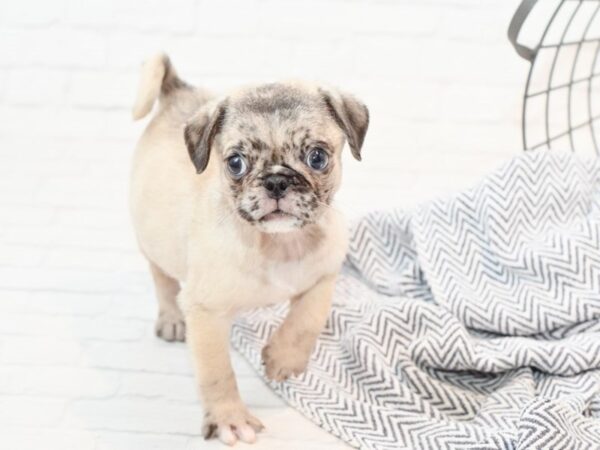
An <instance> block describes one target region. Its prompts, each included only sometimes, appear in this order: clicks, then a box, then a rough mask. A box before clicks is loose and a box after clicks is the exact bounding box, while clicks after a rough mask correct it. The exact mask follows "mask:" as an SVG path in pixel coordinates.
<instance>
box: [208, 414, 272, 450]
mask: <svg viewBox="0 0 600 450" xmlns="http://www.w3.org/2000/svg"><path fill="white" fill-rule="evenodd" d="M264 428H265V427H264V425H263V424H262V423H261V421H260V420H258V419H257V418H256V417H254V416H253V415H252V414H250V413H249V412H248V409H247V408H246V407H245V406H244V405H235V406H226V407H219V406H216V407H213V408H208V409H207V412H206V414H205V415H204V423H203V424H202V436H204V439H211V438H213V437H218V438H219V439H220V440H221V442H223V443H224V444H227V445H233V444H235V443H236V442H237V441H238V439H239V440H240V441H242V442H246V443H248V444H252V443H253V442H256V433H259V432H260V431H262V430H263V429H264Z"/></svg>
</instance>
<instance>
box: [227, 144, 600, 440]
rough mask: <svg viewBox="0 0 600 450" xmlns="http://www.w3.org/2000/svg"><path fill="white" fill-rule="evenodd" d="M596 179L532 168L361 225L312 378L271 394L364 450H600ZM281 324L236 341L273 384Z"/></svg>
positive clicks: (592, 174)
mask: <svg viewBox="0 0 600 450" xmlns="http://www.w3.org/2000/svg"><path fill="white" fill-rule="evenodd" d="M599 169H600V165H599V163H598V161H596V160H593V161H583V160H580V159H579V158H577V157H576V156H575V155H573V154H571V153H560V152H548V151H539V152H529V153H526V154H523V155H521V156H519V157H516V158H515V159H513V160H512V161H510V162H509V163H508V164H506V165H505V166H503V167H502V168H500V169H498V170H497V171H495V172H494V173H492V174H490V175H489V176H487V177H486V178H485V179H484V180H482V181H481V182H480V183H479V184H478V185H477V186H475V187H473V188H472V189H469V190H467V191H464V192H462V193H459V194H457V195H454V196H451V197H449V198H445V199H439V200H435V201H432V202H429V203H426V204H423V205H421V206H420V207H418V208H416V209H415V210H414V211H411V212H403V211H401V210H392V211H378V212H373V213H370V214H368V215H366V216H365V217H363V218H362V219H361V220H359V221H358V222H357V223H356V224H355V225H354V226H353V228H352V232H351V242H350V250H349V255H348V260H347V264H346V266H345V268H344V270H343V273H342V274H341V276H340V280H339V283H338V285H337V289H336V293H335V298H334V307H333V311H332V314H331V317H330V320H329V322H328V325H327V328H326V330H325V331H324V333H323V335H322V337H321V339H320V340H319V343H318V345H317V349H316V350H315V352H314V354H313V357H312V359H311V362H310V365H309V368H308V370H307V371H306V372H305V373H304V374H303V375H301V376H299V377H297V378H294V379H291V380H288V381H287V382H285V383H281V384H276V383H271V386H272V387H273V389H275V390H276V391H277V392H278V393H279V394H280V395H282V396H283V397H284V398H285V399H286V400H287V401H288V402H289V403H290V404H291V405H292V406H294V407H295V408H297V409H299V410H300V411H301V412H302V413H304V414H305V415H306V416H307V417H308V418H310V419H311V420H313V421H314V422H316V423H317V424H319V425H320V426H322V427H323V428H324V429H326V430H328V431H330V432H331V433H333V434H335V435H336V436H338V437H340V438H341V439H343V440H345V441H346V442H347V443H349V444H350V445H352V446H355V447H360V448H369V449H370V448H372V449H387V448H390V449H391V448H414V449H437V448H480V449H484V448H485V449H528V448H565V449H567V448H568V449H571V448H590V449H594V448H600V214H599V211H600V208H599V206H600V170H599ZM285 312H286V306H284V305H279V306H276V307H273V308H269V309H263V310H258V311H253V312H251V313H248V314H247V315H245V316H244V317H243V318H242V319H240V320H239V321H238V322H237V323H236V325H235V327H234V330H233V335H232V340H233V343H234V345H235V346H236V347H237V348H238V349H239V350H240V351H241V352H242V353H243V354H244V355H245V356H246V357H247V358H248V359H249V360H250V362H251V363H252V364H253V365H254V367H255V368H256V369H257V370H258V371H259V372H260V373H261V374H262V375H263V376H264V373H263V369H262V366H261V364H260V350H261V347H262V345H264V343H265V342H266V340H267V338H268V336H269V334H270V333H271V332H272V331H273V330H274V329H275V328H276V326H277V325H278V323H280V321H281V320H282V318H283V317H284V315H285Z"/></svg>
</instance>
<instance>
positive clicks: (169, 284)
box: [150, 262, 185, 342]
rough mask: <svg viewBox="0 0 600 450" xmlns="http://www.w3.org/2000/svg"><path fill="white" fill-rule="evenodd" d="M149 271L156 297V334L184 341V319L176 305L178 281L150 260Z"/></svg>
mask: <svg viewBox="0 0 600 450" xmlns="http://www.w3.org/2000/svg"><path fill="white" fill-rule="evenodd" d="M150 271H151V272H152V278H153V280H154V287H155V289H156V297H157V298H158V318H157V319H156V326H155V328H154V329H155V332H156V335H157V336H158V337H160V338H162V339H164V340H165V341H169V342H172V341H185V321H184V319H183V314H182V313H181V310H180V309H179V306H178V305H177V295H178V294H179V290H180V286H179V282H178V281H177V280H176V279H174V278H171V277H170V276H168V275H167V274H166V273H164V272H163V271H162V270H161V269H160V268H159V267H158V266H157V265H156V264H154V263H152V262H150Z"/></svg>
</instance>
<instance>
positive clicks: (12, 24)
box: [0, 0, 528, 450]
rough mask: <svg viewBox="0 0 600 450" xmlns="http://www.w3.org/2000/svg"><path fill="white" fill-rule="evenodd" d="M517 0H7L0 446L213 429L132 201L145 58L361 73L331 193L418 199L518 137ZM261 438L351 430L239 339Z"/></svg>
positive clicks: (186, 64) (233, 68)
mask: <svg viewBox="0 0 600 450" xmlns="http://www.w3.org/2000/svg"><path fill="white" fill-rule="evenodd" d="M518 3H519V1H518V0H487V1H481V0H327V1H325V0H319V1H317V0H308V1H303V0H223V1H221V0H219V1H216V0H172V1H168V2H167V1H164V0H150V1H138V0H19V1H10V0H0V429H1V430H2V432H1V433H0V448H10V449H11V450H21V449H39V448H44V449H46V450H48V449H60V450H65V449H77V450H88V449H97V450H100V449H127V450H136V449H144V450H146V449H149V448H153V449H169V450H179V449H199V448H202V449H205V448H206V449H211V448H214V449H216V448H221V447H220V446H219V445H218V444H217V443H215V442H211V443H208V444H206V443H204V441H203V440H202V439H201V438H200V437H199V436H198V432H199V428H200V421H201V412H200V409H199V406H198V405H197V404H196V402H195V398H194V391H195V389H194V384H193V379H192V376H191V367H190V361H189V358H188V354H187V351H186V349H185V347H184V346H182V345H169V344H166V343H163V342H162V341H159V340H157V339H156V338H155V337H154V336H153V330H152V329H153V319H154V316H155V311H156V305H155V302H154V299H153V293H152V286H151V282H150V278H149V275H148V273H147V270H146V266H145V263H144V261H143V259H142V258H141V256H140V255H139V252H138V251H137V249H136V245H135V241H134V239H133V235H132V231H131V228H130V225H129V218H128V212H127V204H126V199H127V176H128V173H129V161H130V157H131V153H132V148H133V145H134V142H135V138H136V137H137V136H138V135H139V133H140V130H141V128H142V127H143V123H142V124H140V123H132V122H131V120H130V112H129V108H130V105H131V103H132V100H133V96H134V92H135V89H136V87H137V86H136V84H137V77H138V69H139V67H140V63H141V61H142V60H143V59H144V58H145V57H147V56H148V55H150V54H152V53H154V52H156V51H157V50H166V51H167V52H168V53H170V54H171V56H172V59H173V61H174V63H175V65H176V67H177V69H178V70H179V72H180V73H181V74H182V76H183V77H184V78H186V79H188V80H189V81H191V82H194V83H198V84H202V85H204V86H206V87H209V88H213V89H216V90H224V89H228V88H231V87H233V86H235V85H237V84H239V83H246V82H251V81H270V80H274V79H279V78H297V77H300V78H308V79H313V80H322V81H325V82H327V83H328V84H334V85H338V86H340V87H343V88H345V89H347V90H349V91H353V92H355V93H356V94H357V95H358V96H360V97H361V98H362V99H363V100H364V101H365V102H366V103H367V104H368V105H369V107H370V109H371V117H372V122H371V123H372V125H371V128H370V131H369V134H368V136H367V140H366V145H365V149H364V161H363V162H361V163H357V162H355V161H354V160H352V158H351V157H350V156H349V155H348V154H346V155H345V158H346V159H345V163H346V165H345V174H344V186H343V188H342V191H341V192H340V195H339V207H340V209H343V210H344V211H345V212H346V213H347V214H348V215H350V216H356V215H358V214H360V213H361V212H363V211H365V210H367V209H371V208H374V207H389V206H392V205H393V206H398V205H403V206H406V207H410V206H412V205H414V204H415V203H417V202H419V201H422V200H424V199H426V198H429V197H432V196H434V195H440V194H445V193H447V192H449V191H451V190H455V189H459V188H462V187H465V186H467V185H469V184H471V183H473V182H474V181H475V180H477V179H478V178H479V177H480V176H481V175H482V174H483V173H484V172H486V171H488V170H490V169H492V168H493V167H495V166H496V165H497V164H499V163H500V162H501V161H504V160H506V159H507V158H509V157H510V156H511V155H514V154H516V153H517V152H519V151H520V128H519V126H520V122H519V120H520V107H521V95H522V90H523V86H524V81H525V77H526V75H527V69H528V67H527V64H526V63H525V62H524V61H522V60H520V59H519V57H518V56H517V55H516V53H515V52H514V51H513V50H512V48H511V47H510V45H509V43H508V40H507V38H506V29H507V26H508V22H509V20H510V17H511V15H512V13H513V11H514V9H515V8H516V6H517V4H518ZM234 365H235V367H236V371H237V373H238V376H239V380H240V390H241V392H242V395H243V397H244V398H245V399H246V400H247V401H248V403H249V404H250V406H251V407H252V408H254V409H255V410H257V414H258V415H259V416H260V417H261V419H263V420H264V421H265V424H266V425H267V432H266V434H263V435H261V438H260V441H261V443H262V445H261V446H259V447H256V448H257V449H258V448H264V449H267V448H272V449H279V450H285V449H297V448H307V449H309V448H310V449H325V448H327V449H332V448H341V447H342V446H341V444H340V443H339V442H338V441H337V440H336V439H335V438H333V437H332V436H329V435H327V434H326V433H325V432H323V431H320V430H319V429H317V428H316V427H315V426H311V425H310V424H309V423H308V422H307V421H306V420H304V419H302V417H301V416H300V415H299V414H298V413H295V412H294V411H292V410H290V409H289V408H286V407H285V406H284V405H283V402H282V401H281V400H280V399H278V398H277V397H275V396H274V394H272V393H271V392H270V391H269V389H268V388H267V387H265V385H264V384H263V383H262V382H261V381H260V380H258V379H257V378H256V376H255V375H254V373H253V371H252V370H251V369H250V368H249V366H248V365H247V364H246V363H245V362H244V361H242V360H241V359H240V358H239V357H237V356H236V357H234Z"/></svg>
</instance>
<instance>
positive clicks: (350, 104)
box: [321, 90, 369, 161]
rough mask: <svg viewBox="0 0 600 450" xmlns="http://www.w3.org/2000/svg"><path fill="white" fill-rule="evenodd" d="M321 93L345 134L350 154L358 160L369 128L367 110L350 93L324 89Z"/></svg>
mask: <svg viewBox="0 0 600 450" xmlns="http://www.w3.org/2000/svg"><path fill="white" fill-rule="evenodd" d="M321 93H322V95H323V100H324V101H325V106H326V107H327V109H328V110H329V113H330V114H331V115H332V116H333V118H334V120H335V121H336V122H337V124H338V126H339V127H340V128H341V129H342V131H343V132H344V134H345V135H346V139H347V140H348V145H349V146H350V150H351V151H352V155H353V156H354V157H355V158H356V159H357V160H359V161H360V160H361V156H360V150H361V148H362V145H363V142H364V141H365V135H366V134H367V128H369V110H368V109H367V107H366V106H365V105H364V104H363V103H361V102H360V101H359V100H358V99H356V98H355V97H353V96H352V95H349V94H344V93H338V92H335V91H326V90H321Z"/></svg>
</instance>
